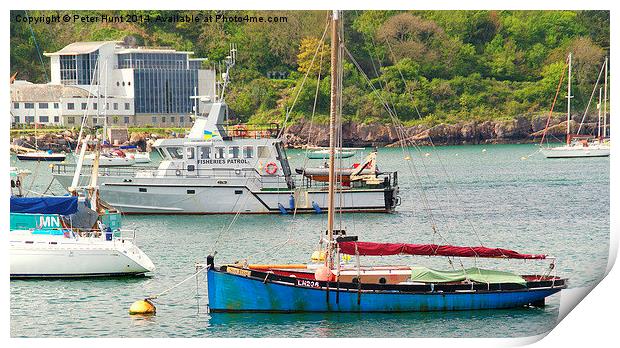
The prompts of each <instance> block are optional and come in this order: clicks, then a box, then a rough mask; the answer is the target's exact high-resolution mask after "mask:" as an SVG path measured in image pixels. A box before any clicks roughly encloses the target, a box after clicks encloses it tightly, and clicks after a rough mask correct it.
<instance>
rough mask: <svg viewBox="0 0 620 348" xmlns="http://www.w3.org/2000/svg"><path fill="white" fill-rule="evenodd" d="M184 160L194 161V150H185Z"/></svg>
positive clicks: (190, 148)
mask: <svg viewBox="0 0 620 348" xmlns="http://www.w3.org/2000/svg"><path fill="white" fill-rule="evenodd" d="M185 158H187V159H194V148H193V147H188V148H186V151H185Z"/></svg>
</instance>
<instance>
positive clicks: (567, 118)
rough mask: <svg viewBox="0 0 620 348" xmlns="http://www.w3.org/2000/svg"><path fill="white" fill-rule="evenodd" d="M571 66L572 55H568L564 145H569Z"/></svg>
mask: <svg viewBox="0 0 620 348" xmlns="http://www.w3.org/2000/svg"><path fill="white" fill-rule="evenodd" d="M572 65H573V54H572V53H569V54H568V95H567V96H566V98H567V99H568V102H567V111H566V143H567V144H570V100H571V98H572V96H571V93H570V92H571V91H570V87H571V86H570V85H571V77H572V75H571V74H572Z"/></svg>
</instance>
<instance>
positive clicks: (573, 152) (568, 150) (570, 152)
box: [542, 146, 609, 158]
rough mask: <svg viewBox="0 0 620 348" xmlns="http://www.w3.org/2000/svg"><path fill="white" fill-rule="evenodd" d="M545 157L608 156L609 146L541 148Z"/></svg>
mask: <svg viewBox="0 0 620 348" xmlns="http://www.w3.org/2000/svg"><path fill="white" fill-rule="evenodd" d="M542 153H543V155H544V156H545V157H546V158H579V157H608V156H609V147H578V148H574V147H569V146H562V147H552V148H549V149H543V150H542Z"/></svg>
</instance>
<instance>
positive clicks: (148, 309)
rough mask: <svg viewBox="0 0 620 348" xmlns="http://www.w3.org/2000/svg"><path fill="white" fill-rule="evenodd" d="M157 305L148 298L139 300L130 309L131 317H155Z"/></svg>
mask: <svg viewBox="0 0 620 348" xmlns="http://www.w3.org/2000/svg"><path fill="white" fill-rule="evenodd" d="M155 310H156V309H155V305H154V304H153V302H151V301H150V300H149V299H148V298H145V299H144V300H139V301H136V302H134V303H132V304H131V307H129V314H130V315H155Z"/></svg>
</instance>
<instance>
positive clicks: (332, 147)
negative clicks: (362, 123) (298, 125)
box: [325, 10, 340, 269]
mask: <svg viewBox="0 0 620 348" xmlns="http://www.w3.org/2000/svg"><path fill="white" fill-rule="evenodd" d="M338 20H339V13H338V11H337V10H334V11H333V14H332V35H331V45H332V46H331V99H330V105H329V193H328V197H327V200H328V206H327V207H328V208H327V214H328V215H327V237H328V240H329V245H328V247H327V255H326V258H325V261H326V263H327V266H328V267H329V268H330V269H331V268H332V267H333V261H334V260H333V239H334V217H335V211H336V209H335V207H334V192H335V185H336V175H335V168H334V166H335V157H336V116H337V112H338V63H339V62H338V53H339V49H340V41H339V38H338Z"/></svg>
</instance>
